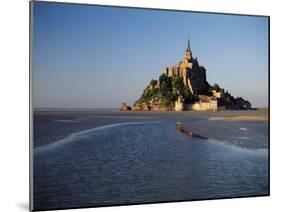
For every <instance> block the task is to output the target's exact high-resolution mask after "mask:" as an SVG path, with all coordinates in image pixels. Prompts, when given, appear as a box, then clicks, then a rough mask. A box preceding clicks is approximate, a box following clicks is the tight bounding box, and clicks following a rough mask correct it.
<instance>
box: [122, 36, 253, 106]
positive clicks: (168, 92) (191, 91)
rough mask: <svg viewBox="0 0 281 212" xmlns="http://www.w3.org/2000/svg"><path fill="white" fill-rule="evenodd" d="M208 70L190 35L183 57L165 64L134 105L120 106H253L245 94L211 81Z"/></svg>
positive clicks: (123, 104)
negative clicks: (175, 61)
mask: <svg viewBox="0 0 281 212" xmlns="http://www.w3.org/2000/svg"><path fill="white" fill-rule="evenodd" d="M206 72H207V71H206V69H205V67H204V66H202V65H200V64H199V61H198V59H197V57H195V58H194V57H193V55H192V51H191V42H190V39H189V36H188V44H187V48H186V50H185V55H184V58H183V59H182V60H181V61H179V63H177V64H175V65H173V66H171V67H166V68H165V69H164V71H163V74H162V75H161V76H160V77H159V78H158V79H157V80H154V79H153V80H151V81H150V83H149V85H148V86H147V87H146V88H145V90H144V91H143V94H142V95H141V97H140V98H139V99H138V100H137V101H136V102H135V103H134V105H133V107H130V106H128V105H126V104H125V103H122V105H121V110H122V111H126V110H131V109H133V110H152V111H173V110H175V111H184V110H194V111H217V110H249V109H251V108H252V107H251V103H250V102H249V101H247V100H244V99H243V98H242V97H238V98H234V97H233V96H232V95H231V94H230V93H229V92H227V91H225V89H224V88H221V87H220V86H219V85H218V84H214V85H210V84H209V83H208V81H207V73H206Z"/></svg>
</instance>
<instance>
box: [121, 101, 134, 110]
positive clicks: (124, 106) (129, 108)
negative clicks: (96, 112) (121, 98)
mask: <svg viewBox="0 0 281 212" xmlns="http://www.w3.org/2000/svg"><path fill="white" fill-rule="evenodd" d="M130 110H132V108H131V107H130V106H129V105H127V104H126V103H125V102H123V103H122V104H121V106H120V111H130Z"/></svg>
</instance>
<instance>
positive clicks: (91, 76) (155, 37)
mask: <svg viewBox="0 0 281 212" xmlns="http://www.w3.org/2000/svg"><path fill="white" fill-rule="evenodd" d="M33 5H34V6H33V9H34V16H33V20H34V24H33V52H32V54H33V63H32V66H33V67H32V69H33V101H34V106H35V107H69V108H75V107H80V108H81V107H87V108H117V107H119V106H120V103H121V102H124V101H125V102H127V103H129V104H132V103H133V102H134V101H135V100H137V99H138V98H139V97H140V95H141V94H142V92H143V89H144V88H145V87H146V86H147V85H148V83H149V81H150V80H151V79H152V78H154V79H156V78H158V76H160V75H161V74H162V72H163V70H164V68H165V67H167V66H170V65H173V64H175V63H178V62H179V61H180V60H181V59H182V58H183V57H184V51H185V49H186V46H187V35H188V32H189V34H190V38H191V49H192V52H193V56H195V57H196V56H197V57H198V61H199V64H200V65H203V66H204V67H205V68H206V69H207V80H208V81H209V83H210V84H214V83H218V84H219V85H220V86H221V87H223V88H225V89H226V90H228V91H229V92H230V93H231V94H232V95H234V96H235V97H237V96H242V97H243V98H246V99H248V100H249V101H250V102H251V103H252V104H253V106H255V107H261V106H262V107H264V106H267V100H268V19H267V18H266V17H253V16H234V15H218V14H207V13H191V12H174V11H160V10H144V9H126V8H112V7H100V6H86V5H73V4H61V3H46V2H45V3H44V2H34V3H33Z"/></svg>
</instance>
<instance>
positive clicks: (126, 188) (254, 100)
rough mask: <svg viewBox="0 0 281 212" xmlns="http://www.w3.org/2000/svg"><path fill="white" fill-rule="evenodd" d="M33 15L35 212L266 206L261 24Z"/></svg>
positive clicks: (98, 13)
mask: <svg viewBox="0 0 281 212" xmlns="http://www.w3.org/2000/svg"><path fill="white" fill-rule="evenodd" d="M31 11H32V14H31V20H32V21H31V26H32V30H31V38H32V39H31V45H30V46H31V47H32V55H31V57H32V63H31V64H30V67H31V80H32V83H31V85H32V88H31V93H32V98H30V100H32V104H31V109H32V111H31V113H30V116H31V117H30V125H31V126H30V130H31V131H30V139H31V142H30V150H31V151H32V152H31V153H30V157H31V158H30V159H31V160H30V161H31V162H32V163H31V165H30V170H31V171H30V177H31V181H30V182H31V183H30V185H31V187H30V191H31V194H30V197H31V206H30V209H31V210H36V211H38V210H51V209H53V210H54V209H56V210H57V209H66V208H79V207H92V206H94V207H98V206H112V205H119V206H120V205H130V204H144V203H160V202H172V201H192V200H206V199H218V198H234V197H249V196H251V197H253V196H268V195H269V172H268V171H269V163H268V162H269V157H268V156H269V135H268V133H269V131H268V129H269V121H268V119H269V118H268V109H267V107H268V104H267V102H268V95H267V91H268V89H269V87H268V82H267V79H268V68H267V67H268V60H267V59H268V55H267V53H268V51H267V50H268V48H267V47H268V42H267V38H268V22H267V19H266V18H265V17H254V16H238V15H221V14H211V13H197V12H182V11H166V10H164V11H161V10H149V9H139V8H134V9H132V8H119V7H109V6H106V7H103V6H101V5H99V6H95V5H91V6H89V5H79V6H77V5H76V6H75V4H62V3H55V2H52V3H50V2H40V1H31ZM188 32H190V35H191V36H190V37H189V35H188ZM190 38H191V39H190ZM122 102H123V103H122ZM120 103H121V111H120ZM18 142H21V141H18ZM148 207H149V206H148Z"/></svg>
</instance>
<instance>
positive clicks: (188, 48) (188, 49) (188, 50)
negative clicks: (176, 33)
mask: <svg viewBox="0 0 281 212" xmlns="http://www.w3.org/2000/svg"><path fill="white" fill-rule="evenodd" d="M186 51H187V52H191V48H190V39H189V33H188V41H187V49H186Z"/></svg>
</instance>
